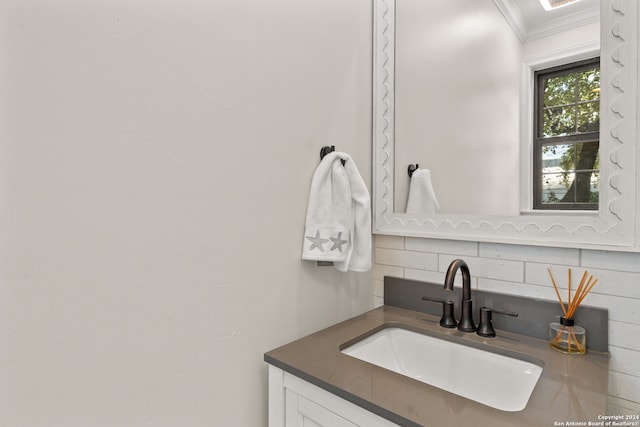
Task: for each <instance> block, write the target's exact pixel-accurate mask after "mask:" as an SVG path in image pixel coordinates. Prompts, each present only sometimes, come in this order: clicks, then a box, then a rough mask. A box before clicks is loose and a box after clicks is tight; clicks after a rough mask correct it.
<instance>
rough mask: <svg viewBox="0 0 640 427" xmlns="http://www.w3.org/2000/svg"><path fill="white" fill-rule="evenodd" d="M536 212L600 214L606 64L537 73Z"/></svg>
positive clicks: (584, 63)
mask: <svg viewBox="0 0 640 427" xmlns="http://www.w3.org/2000/svg"><path fill="white" fill-rule="evenodd" d="M534 93H535V104H536V105H535V117H534V123H535V126H534V129H535V130H534V139H533V150H534V152H533V158H534V162H533V163H534V164H533V182H534V186H533V196H534V198H533V207H534V209H557V210H567V209H584V210H597V209H598V179H599V176H600V171H599V156H598V152H599V146H600V134H599V131H600V58H594V59H590V60H585V61H580V62H576V63H572V64H567V65H563V66H559V67H554V68H550V69H547V70H540V71H537V72H536V73H535V90H534Z"/></svg>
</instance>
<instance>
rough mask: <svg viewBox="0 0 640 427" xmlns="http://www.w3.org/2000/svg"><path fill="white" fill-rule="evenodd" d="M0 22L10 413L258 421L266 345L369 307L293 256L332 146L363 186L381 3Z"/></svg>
mask: <svg viewBox="0 0 640 427" xmlns="http://www.w3.org/2000/svg"><path fill="white" fill-rule="evenodd" d="M0 22H2V27H1V28H2V29H1V30H0V31H1V34H0V162H1V164H0V425H2V426H47V427H52V426H71V425H83V426H114V425H117V426H141V425H156V426H176V425H184V426H225V427H227V426H231V427H233V426H238V427H246V426H260V425H266V368H265V364H264V363H263V362H262V355H263V353H264V352H265V351H267V350H269V349H271V348H274V347H276V346H278V345H281V344H284V343H286V342H288V341H290V340H292V339H294V338H297V337H299V336H301V335H304V334H306V333H310V332H312V331H314V330H317V329H320V328H322V327H324V326H327V325H330V324H333V323H335V322H337V321H339V320H342V319H345V318H349V317H351V316H353V315H356V314H359V313H361V312H363V311H365V310H366V309H368V308H370V307H371V306H372V298H373V296H372V294H373V289H372V274H370V273H367V274H347V275H343V274H339V273H337V272H336V271H335V270H334V269H332V268H318V267H316V266H315V265H314V264H313V263H309V262H303V261H301V260H300V251H301V245H302V239H303V236H302V232H303V224H304V215H305V211H306V203H307V194H308V189H309V184H310V179H311V175H312V173H313V170H314V168H315V167H316V166H317V164H318V162H319V157H318V153H319V150H320V147H321V146H322V145H326V144H335V145H337V146H338V149H340V150H344V151H347V152H350V153H351V154H352V155H353V156H354V159H355V161H356V162H357V164H358V166H359V168H360V170H361V172H362V174H363V176H364V177H365V180H366V182H367V183H369V182H370V172H371V168H370V164H371V149H370V140H371V131H370V128H371V118H370V114H371V89H370V88H371V77H370V75H371V4H370V1H369V0H356V1H343V0H304V1H300V0H275V1H269V2H266V1H263V0H234V1H222V0H218V1H209V2H205V1H199V0H180V1H176V0H102V1H85V0H66V1H63V2H59V1H56V2H53V1H46V0H4V1H2V2H1V3H0Z"/></svg>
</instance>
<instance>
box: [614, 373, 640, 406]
mask: <svg viewBox="0 0 640 427" xmlns="http://www.w3.org/2000/svg"><path fill="white" fill-rule="evenodd" d="M609 394H610V395H612V396H616V397H619V398H621V399H624V400H630V401H631V402H636V403H638V402H640V377H634V376H633V375H629V374H625V373H622V372H615V371H609Z"/></svg>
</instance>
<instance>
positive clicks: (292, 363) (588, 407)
mask: <svg viewBox="0 0 640 427" xmlns="http://www.w3.org/2000/svg"><path fill="white" fill-rule="evenodd" d="M411 285H416V284H415V283H414V284H411ZM385 286H386V287H388V286H387V285H385ZM411 299H412V300H413V299H415V298H414V297H411ZM394 300H395V301H397V300H398V299H397V298H391V297H390V298H389V301H394ZM392 303H393V302H392ZM398 305H401V304H398ZM427 306H431V305H430V304H427ZM476 318H477V313H476ZM439 321H440V316H438V315H433V314H428V313H425V312H421V311H414V310H410V309H406V308H401V307H398V306H392V305H385V306H383V307H380V308H377V309H374V310H371V311H369V312H367V313H364V314H362V315H360V316H357V317H355V318H353V319H350V320H347V321H344V322H342V323H339V324H337V325H334V326H332V327H329V328H327V329H324V330H322V331H319V332H317V333H314V334H311V335H309V336H307V337H304V338H302V339H300V340H297V341H294V342H292V343H290V344H287V345H284V346H282V347H280V348H277V349H275V350H272V351H270V352H268V353H266V354H265V356H264V360H265V361H266V362H267V363H268V364H269V426H270V427H275V426H278V427H284V426H287V427H291V426H317V425H320V426H331V427H335V426H366V427H378V426H412V427H413V426H461V425H492V426H503V425H505V426H507V425H508V426H523V427H524V426H527V427H531V426H553V425H559V424H554V423H555V422H558V423H560V422H565V423H566V422H567V421H575V422H587V421H592V422H596V421H598V420H599V418H598V417H599V416H602V415H605V410H606V401H607V381H608V365H609V357H608V353H607V352H599V351H593V350H589V351H588V352H587V354H586V355H582V356H569V355H565V354H562V353H559V352H556V351H554V350H552V349H550V348H549V345H548V341H547V340H546V339H541V338H536V337H532V336H527V335H524V334H520V333H514V332H509V331H505V330H500V329H498V326H497V325H496V329H497V336H496V337H495V338H484V337H480V336H478V335H477V334H476V333H464V332H460V331H458V330H457V329H447V328H443V327H441V326H440V324H439ZM388 328H396V329H397V328H399V329H404V330H408V331H411V332H415V333H417V334H423V335H426V336H430V337H435V338H439V339H442V340H444V341H455V342H456V343H458V344H462V345H463V346H466V347H468V348H469V349H471V348H475V349H480V350H483V351H488V352H490V353H493V354H495V355H496V357H499V355H506V356H509V357H511V358H515V359H521V360H522V361H526V362H530V363H533V364H535V365H537V366H540V367H542V373H541V374H540V377H539V379H538V380H537V383H536V384H535V387H534V388H533V391H532V392H531V394H530V396H529V397H528V401H527V402H526V405H525V407H524V409H521V410H501V409H496V408H494V407H491V406H490V405H488V404H483V403H479V402H478V401H476V400H474V399H473V398H467V397H462V396H460V395H458V394H456V393H452V392H449V391H446V390H444V389H442V388H439V387H435V386H433V385H430V384H428V383H425V382H422V381H420V380H419V379H416V378H410V377H408V376H406V375H403V374H400V373H397V372H393V371H392V370H390V369H385V368H383V367H380V366H377V365H376V364H374V363H370V362H367V361H363V360H360V359H359V358H356V357H352V356H350V355H348V354H345V353H344V352H343V350H345V349H347V348H349V347H350V346H352V345H354V343H358V342H361V341H362V340H363V339H365V338H367V337H369V336H371V335H372V334H374V333H376V332H379V331H381V330H385V329H388ZM434 356H435V355H434ZM450 357H458V356H450ZM434 359H435V357H434V358H430V357H425V360H424V364H425V365H429V364H434V363H438V366H437V367H436V368H440V369H441V371H443V372H446V373H447V375H445V377H447V376H448V372H451V376H452V377H453V376H455V374H456V373H457V371H458V369H457V366H460V367H461V368H462V367H463V366H464V365H465V364H466V363H471V364H474V366H472V369H471V371H472V372H473V368H474V367H475V366H476V365H475V364H476V363H477V362H472V361H471V359H470V358H466V357H465V355H464V353H463V354H462V356H461V357H459V358H457V359H456V360H453V361H452V362H453V364H452V365H449V366H440V364H441V363H442V362H434ZM431 367H433V366H431ZM467 367H468V366H467ZM477 369H478V371H476V372H477V375H469V374H467V376H468V377H469V378H468V388H469V389H475V390H476V391H479V396H482V393H483V387H484V386H488V385H489V384H488V382H489V381H487V380H486V379H482V374H483V372H481V370H482V369H483V368H482V366H477ZM441 373H442V372H441ZM498 376H499V375H498ZM466 380H467V378H466V377H465V381H466ZM497 380H498V378H496V381H497ZM489 389H490V387H486V392H487V393H489V392H490V390H489ZM513 391H514V393H515V392H517V391H518V390H516V388H515V387H514V390H513Z"/></svg>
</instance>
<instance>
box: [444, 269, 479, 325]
mask: <svg viewBox="0 0 640 427" xmlns="http://www.w3.org/2000/svg"><path fill="white" fill-rule="evenodd" d="M458 270H460V271H461V272H462V302H461V306H462V307H461V311H462V316H461V318H460V323H458V330H459V331H463V332H473V331H475V330H476V325H475V323H474V322H473V300H472V299H471V274H470V273H469V266H468V265H467V263H466V262H464V261H463V260H461V259H456V260H454V261H453V262H452V263H451V264H449V268H448V269H447V274H446V276H445V278H444V289H446V290H448V291H452V290H453V280H454V279H455V277H456V273H457V272H458Z"/></svg>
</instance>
